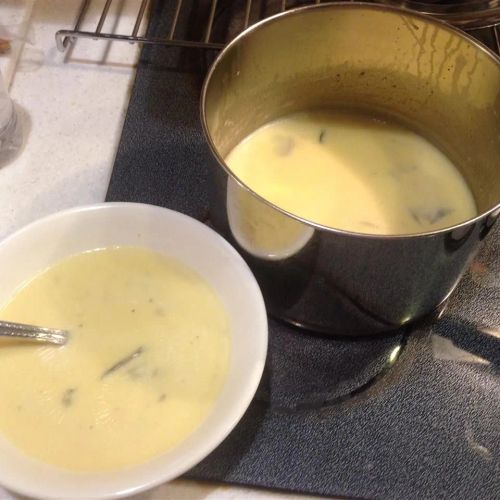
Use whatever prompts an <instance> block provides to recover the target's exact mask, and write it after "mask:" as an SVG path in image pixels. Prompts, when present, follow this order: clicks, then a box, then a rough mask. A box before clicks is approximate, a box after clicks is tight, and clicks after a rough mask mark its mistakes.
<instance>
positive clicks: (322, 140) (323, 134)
mask: <svg viewBox="0 0 500 500" xmlns="http://www.w3.org/2000/svg"><path fill="white" fill-rule="evenodd" d="M325 136H326V130H325V129H323V130H321V132H320V133H319V139H318V141H319V143H320V144H323V143H324V142H325Z"/></svg>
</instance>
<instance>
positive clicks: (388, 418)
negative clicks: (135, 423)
mask: <svg viewBox="0 0 500 500" xmlns="http://www.w3.org/2000/svg"><path fill="white" fill-rule="evenodd" d="M173 4H174V2H165V3H163V2H157V3H156V4H155V5H154V9H153V12H152V16H151V19H152V21H151V24H150V27H149V31H150V34H152V35H154V36H161V35H162V34H164V32H165V30H166V29H167V28H168V27H167V26H166V25H165V22H164V20H165V19H166V18H167V17H168V16H166V15H165V14H166V12H165V9H171V8H172V5H173ZM191 5H192V9H191V14H190V15H196V2H195V1H193V3H192V4H191ZM181 24H182V20H181ZM186 26H187V25H186ZM186 29H189V28H186ZM209 60H210V56H207V55H206V54H204V53H202V52H197V51H193V50H189V49H172V48H169V49H165V48H161V47H145V48H144V50H143V52H142V56H141V60H140V63H139V67H138V72H137V77H136V81H135V85H134V88H133V89H132V94H131V101H130V106H129V109H128V113H127V118H126V121H125V125H124V129H123V134H122V139H121V142H120V146H119V149H118V153H117V157H116V161H115V166H114V170H113V175H112V178H111V182H110V186H109V191H108V196H107V199H108V200H122V201H140V202H147V203H154V204H157V205H162V206H166V207H169V208H173V209H175V210H179V211H181V212H183V213H186V214H188V215H191V216H193V217H195V218H197V219H199V220H202V221H205V222H207V223H209V222H210V221H209V216H208V214H209V212H208V209H209V206H208V192H207V191H208V171H209V169H208V166H209V164H210V162H212V161H214V160H213V158H212V156H211V154H210V152H209V150H208V147H207V145H206V143H205V140H204V138H203V136H202V132H201V126H200V122H199V113H198V103H199V100H198V99H199V93H200V89H201V83H202V80H203V76H204V73H205V71H206V68H207V63H208V62H209ZM499 242H500V226H499V225H497V226H496V228H494V229H493V230H492V232H491V234H490V236H489V237H488V238H487V239H486V241H485V244H484V246H483V248H482V250H481V252H480V253H479V255H478V256H477V258H476V259H475V261H474V262H473V264H472V266H471V268H470V270H469V271H468V272H467V274H466V275H465V277H464V278H463V280H462V281H461V283H460V284H459V286H458V288H457V290H456V291H455V292H454V293H453V295H452V296H451V298H450V300H449V301H448V303H447V304H446V306H445V307H444V308H443V309H442V310H441V311H439V312H437V313H436V314H435V315H434V316H433V317H431V318H426V319H425V320H423V321H422V322H420V323H419V324H417V325H413V326H412V327H409V328H407V329H404V330H401V331H399V332H396V333H395V334H392V335H390V336H384V337H374V338H362V339H357V340H352V339H344V338H336V339H332V338H329V337H324V336H321V335H315V334H312V333H308V332H304V331H301V330H298V329H295V328H292V327H290V326H288V325H285V324H284V323H281V322H280V321H278V320H275V319H270V331H269V335H270V338H269V354H268V360H267V365H266V369H265V373H264V376H263V379H262V382H261V384H260V387H259V389H258V391H257V394H256V397H255V398H254V401H253V402H252V404H251V405H250V408H249V409H248V411H247V413H246V414H245V416H244V417H243V419H242V421H241V422H240V424H239V425H238V426H237V427H236V429H235V430H234V431H233V432H232V433H231V435H230V436H229V437H228V438H227V439H226V440H225V441H224V442H223V443H222V444H221V445H220V446H219V447H218V448H217V449H216V450H215V451H214V452H213V453H212V454H211V455H210V456H209V457H207V458H206V459H205V460H204V461H203V462H202V463H200V464H199V465H198V466H196V467H195V468H194V469H192V470H191V471H190V472H188V474H187V475H186V476H187V477H190V478H196V479H209V480H216V481H224V482H229V483H238V484H245V485H256V486H262V487H268V488H278V489H285V490H292V491H298V492H309V493H316V494H321V495H328V496H333V495H335V496H345V497H365V498H366V497H368V498H398V499H401V498H422V497H429V498H436V497H453V498H494V497H498V494H499V492H500V460H499V456H500V383H499V380H500V379H499V376H498V375H499V369H500V327H499V325H500V262H499V259H498V247H499Z"/></svg>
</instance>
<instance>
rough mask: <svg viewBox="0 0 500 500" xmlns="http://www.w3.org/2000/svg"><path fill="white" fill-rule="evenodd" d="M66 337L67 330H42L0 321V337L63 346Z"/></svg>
mask: <svg viewBox="0 0 500 500" xmlns="http://www.w3.org/2000/svg"><path fill="white" fill-rule="evenodd" d="M68 335H69V332H68V331H67V330H57V329H55V328H44V327H41V326H35V325H25V324H23V323H11V322H8V321H2V320H0V337H10V338H13V339H14V338H15V339H24V340H31V341H35V342H46V343H49V344H58V345H63V344H65V343H66V341H67V340H68Z"/></svg>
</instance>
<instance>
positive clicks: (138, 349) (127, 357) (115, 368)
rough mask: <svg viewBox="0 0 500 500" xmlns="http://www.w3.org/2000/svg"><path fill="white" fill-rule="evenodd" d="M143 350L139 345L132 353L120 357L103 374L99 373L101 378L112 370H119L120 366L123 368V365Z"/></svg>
mask: <svg viewBox="0 0 500 500" xmlns="http://www.w3.org/2000/svg"><path fill="white" fill-rule="evenodd" d="M143 352H144V347H143V346H141V347H139V348H137V349H136V350H135V351H134V352H133V353H131V354H129V355H128V356H126V357H124V358H123V359H120V361H118V362H116V363H115V364H114V365H113V366H111V367H110V368H108V369H107V370H106V371H105V372H103V374H102V375H101V380H102V379H103V378H105V377H107V376H108V375H111V374H112V373H113V372H115V371H117V370H119V369H120V368H123V367H124V366H125V365H127V364H128V363H130V362H131V361H132V360H134V359H135V358H137V357H138V356H140V355H141V354H142V353H143Z"/></svg>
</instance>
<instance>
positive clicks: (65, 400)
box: [61, 387, 76, 407]
mask: <svg viewBox="0 0 500 500" xmlns="http://www.w3.org/2000/svg"><path fill="white" fill-rule="evenodd" d="M75 392H76V389H75V388H74V387H70V388H69V389H66V390H65V391H64V393H63V396H62V399H61V403H62V405H63V406H66V407H69V406H71V405H72V404H73V397H74V395H75Z"/></svg>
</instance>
